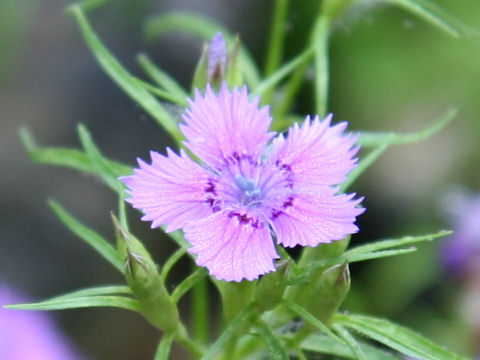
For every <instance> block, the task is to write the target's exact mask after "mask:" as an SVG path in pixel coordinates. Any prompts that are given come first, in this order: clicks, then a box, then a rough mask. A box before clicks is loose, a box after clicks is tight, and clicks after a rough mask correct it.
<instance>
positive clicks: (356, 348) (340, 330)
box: [332, 324, 368, 360]
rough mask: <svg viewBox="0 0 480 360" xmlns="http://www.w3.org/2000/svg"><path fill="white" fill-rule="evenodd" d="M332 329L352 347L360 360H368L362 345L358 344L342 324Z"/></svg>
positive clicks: (334, 325) (335, 325)
mask: <svg viewBox="0 0 480 360" xmlns="http://www.w3.org/2000/svg"><path fill="white" fill-rule="evenodd" d="M332 327H333V328H334V329H335V331H336V332H337V334H338V335H339V336H340V337H341V338H342V339H343V340H344V341H345V342H346V343H347V344H348V346H350V348H351V349H352V351H353V353H354V354H355V356H356V358H357V359H358V360H368V359H367V357H366V356H365V354H364V353H363V351H362V349H361V348H360V345H359V344H358V343H357V341H356V340H355V338H354V337H353V336H352V335H351V334H350V333H349V332H348V330H347V329H345V328H344V327H343V326H342V325H340V324H333V325H332Z"/></svg>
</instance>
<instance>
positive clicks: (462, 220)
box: [442, 190, 480, 275]
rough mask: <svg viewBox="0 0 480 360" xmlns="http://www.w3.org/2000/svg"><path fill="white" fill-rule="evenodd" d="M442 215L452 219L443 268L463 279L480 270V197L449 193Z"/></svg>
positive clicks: (462, 193) (465, 193)
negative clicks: (446, 213)
mask: <svg viewBox="0 0 480 360" xmlns="http://www.w3.org/2000/svg"><path fill="white" fill-rule="evenodd" d="M442 207H443V208H444V210H445V212H448V215H449V217H450V218H453V228H454V233H453V235H452V236H450V237H449V238H448V239H446V240H445V242H444V243H443V247H442V258H443V262H444V264H445V266H446V268H447V269H448V270H449V271H451V272H453V273H455V274H457V275H465V274H467V273H468V272H470V271H477V272H478V271H479V270H480V265H479V264H480V194H477V195H475V194H471V193H468V192H466V191H465V190H452V191H450V192H448V193H447V195H446V196H445V198H444V199H443V205H442Z"/></svg>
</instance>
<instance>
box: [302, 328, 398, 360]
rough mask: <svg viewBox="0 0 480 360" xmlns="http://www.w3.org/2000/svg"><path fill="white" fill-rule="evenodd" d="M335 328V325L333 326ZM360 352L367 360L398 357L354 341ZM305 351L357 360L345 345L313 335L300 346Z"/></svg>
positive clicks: (393, 359) (385, 359)
mask: <svg viewBox="0 0 480 360" xmlns="http://www.w3.org/2000/svg"><path fill="white" fill-rule="evenodd" d="M334 326H335V324H334ZM356 343H357V344H358V347H359V348H360V350H361V352H362V353H363V354H364V355H365V356H366V357H367V359H368V360H399V359H400V357H399V356H395V355H393V354H391V353H389V352H386V351H384V350H380V349H378V348H376V347H374V346H371V345H367V344H365V343H363V342H361V341H359V340H356ZM300 346H301V348H302V349H303V350H305V351H309V352H313V353H319V354H328V355H332V356H335V357H339V358H341V359H358V357H357V355H356V354H355V352H354V351H353V350H352V348H351V346H350V345H349V344H346V343H342V342H339V341H337V340H334V339H332V338H330V337H327V336H324V335H321V334H315V335H311V336H309V337H308V338H307V339H305V340H304V341H303V342H302V344H301V345H300Z"/></svg>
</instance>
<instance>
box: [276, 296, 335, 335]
mask: <svg viewBox="0 0 480 360" xmlns="http://www.w3.org/2000/svg"><path fill="white" fill-rule="evenodd" d="M284 302H285V305H286V306H287V307H288V308H289V309H290V310H291V311H293V312H294V313H295V314H297V315H298V316H300V317H301V318H302V319H303V320H305V321H306V322H308V323H309V324H311V325H313V326H315V327H316V328H317V329H318V330H320V331H321V332H323V333H324V334H325V335H327V336H329V337H330V338H332V339H334V340H336V341H338V342H341V343H342V342H343V341H342V340H340V339H339V338H338V336H337V335H335V334H334V333H333V332H332V330H330V329H329V328H328V326H327V325H325V324H324V323H323V322H321V321H320V320H318V319H317V318H316V317H315V316H314V315H313V314H311V313H310V312H308V311H307V310H306V309H304V308H303V307H301V306H300V305H298V304H295V303H294V302H292V301H290V300H284Z"/></svg>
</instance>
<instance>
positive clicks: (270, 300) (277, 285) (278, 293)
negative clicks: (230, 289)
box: [255, 259, 291, 311]
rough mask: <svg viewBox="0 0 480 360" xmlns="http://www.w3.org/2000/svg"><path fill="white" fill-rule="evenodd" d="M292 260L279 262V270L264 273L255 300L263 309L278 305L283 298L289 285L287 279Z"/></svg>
mask: <svg viewBox="0 0 480 360" xmlns="http://www.w3.org/2000/svg"><path fill="white" fill-rule="evenodd" d="M290 262H291V260H290V259H288V260H280V261H279V262H277V265H276V267H277V271H275V272H271V273H268V274H266V275H263V276H262V277H261V278H260V280H259V281H258V283H257V287H256V288H255V300H256V302H257V303H258V305H259V307H260V309H261V310H262V311H268V310H271V309H273V308H274V307H276V306H277V305H278V304H280V302H281V301H282V298H283V293H284V292H285V289H286V287H287V285H286V283H285V280H286V279H287V277H288V274H289V273H290Z"/></svg>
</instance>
